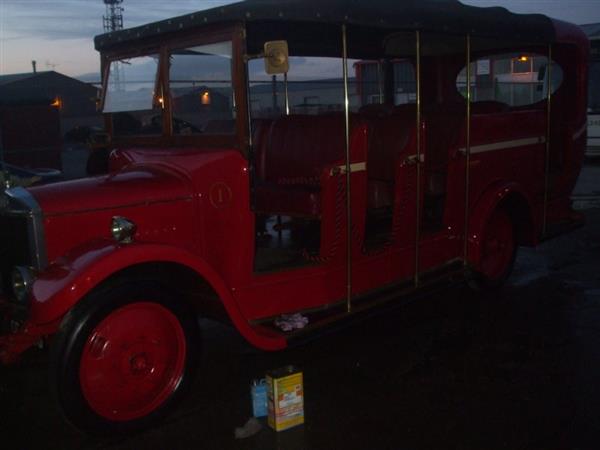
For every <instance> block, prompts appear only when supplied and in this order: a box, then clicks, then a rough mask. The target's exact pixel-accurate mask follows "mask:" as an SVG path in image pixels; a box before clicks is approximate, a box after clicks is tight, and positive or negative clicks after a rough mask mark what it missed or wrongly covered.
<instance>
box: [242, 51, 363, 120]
mask: <svg viewBox="0 0 600 450" xmlns="http://www.w3.org/2000/svg"><path fill="white" fill-rule="evenodd" d="M289 62H290V71H289V73H288V75H287V89H286V83H285V78H284V76H283V75H267V74H266V73H265V70H264V59H262V58H261V59H253V60H251V61H250V62H249V63H248V70H249V77H250V104H251V107H252V117H253V118H254V119H259V118H273V117H277V116H281V115H285V114H286V111H285V100H286V91H287V98H288V104H289V109H290V111H289V112H290V114H309V115H318V114H323V113H328V112H335V111H338V112H341V111H343V110H344V83H343V69H342V59H341V58H326V57H299V56H291V57H290V59H289ZM356 62H357V61H356V60H349V61H348V68H349V70H352V67H353V65H354V64H355V63H356ZM349 77H350V79H349V97H350V98H349V100H350V110H351V111H357V110H358V108H359V106H360V98H359V94H358V92H357V87H356V79H355V77H353V76H352V74H351V73H350V74H349Z"/></svg>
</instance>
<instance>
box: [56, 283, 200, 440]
mask: <svg viewBox="0 0 600 450" xmlns="http://www.w3.org/2000/svg"><path fill="white" fill-rule="evenodd" d="M197 334H198V333H197V325H196V320H195V315H194V314H193V313H192V312H191V311H188V310H187V308H186V307H185V306H184V305H182V304H181V303H179V302H177V299H176V298H175V296H173V295H172V294H171V293H170V292H168V291H166V290H165V289H164V288H163V287H161V286H160V285H158V284H156V283H153V282H147V281H145V282H137V283H125V284H121V285H118V286H116V287H112V288H108V289H103V290H101V291H97V292H94V293H92V294H91V295H89V296H88V297H87V298H85V299H84V300H83V301H82V302H81V303H79V304H78V305H77V306H76V307H75V308H73V310H72V311H71V312H70V313H69V314H68V315H67V317H66V319H65V321H64V322H63V324H62V326H61V330H60V332H59V333H58V335H57V336H56V340H55V343H54V346H53V347H54V348H53V350H54V359H53V361H54V363H55V364H56V367H55V368H54V370H53V371H52V375H53V377H52V379H51V382H52V388H53V390H54V392H55V394H56V399H57V401H58V404H59V407H60V409H61V410H62V412H63V414H64V415H65V417H66V418H67V420H68V421H70V422H71V423H72V424H73V425H75V426H76V427H77V428H80V429H82V430H84V431H87V432H91V433H96V434H106V433H114V432H117V433H118V432H130V431H134V430H139V429H143V428H146V427H148V426H150V425H152V424H154V423H155V422H156V421H158V420H160V419H161V418H162V417H163V416H164V415H166V414H167V413H168V412H169V410H171V409H172V408H173V407H174V406H175V404H176V403H177V401H178V400H179V399H180V398H181V396H182V394H183V393H184V391H185V390H186V389H187V388H188V387H189V385H190V382H191V379H192V376H193V369H194V366H195V358H196V356H197V353H198V349H197V347H198V336H197Z"/></svg>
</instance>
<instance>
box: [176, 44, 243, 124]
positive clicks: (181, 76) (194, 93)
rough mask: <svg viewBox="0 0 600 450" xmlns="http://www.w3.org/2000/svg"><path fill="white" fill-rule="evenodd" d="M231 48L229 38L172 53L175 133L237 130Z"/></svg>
mask: <svg viewBox="0 0 600 450" xmlns="http://www.w3.org/2000/svg"><path fill="white" fill-rule="evenodd" d="M231 48H232V47H231V42H230V41H227V42H219V43H215V44H209V45H201V46H196V47H188V48H185V49H179V50H174V51H173V52H172V53H171V57H170V67H169V86H170V92H171V100H172V104H173V133H174V134H177V135H194V134H200V133H203V134H232V133H233V132H234V130H235V125H234V123H235V122H234V119H235V102H234V96H233V85H232V80H231V52H232V50H231Z"/></svg>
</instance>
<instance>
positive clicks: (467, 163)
mask: <svg viewBox="0 0 600 450" xmlns="http://www.w3.org/2000/svg"><path fill="white" fill-rule="evenodd" d="M471 77H472V74H471V35H467V124H466V125H467V126H466V128H467V130H466V131H467V132H466V136H465V139H466V142H465V230H464V248H463V252H464V255H463V257H464V261H463V263H464V265H465V266H466V265H467V261H468V256H469V255H468V253H469V200H470V198H469V197H470V195H469V190H470V188H471Z"/></svg>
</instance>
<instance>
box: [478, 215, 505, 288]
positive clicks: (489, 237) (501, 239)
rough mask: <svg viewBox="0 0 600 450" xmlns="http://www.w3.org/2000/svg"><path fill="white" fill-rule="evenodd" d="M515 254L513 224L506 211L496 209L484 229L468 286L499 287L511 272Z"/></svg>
mask: <svg viewBox="0 0 600 450" xmlns="http://www.w3.org/2000/svg"><path fill="white" fill-rule="evenodd" d="M516 254H517V245H516V240H515V230H514V224H513V222H512V220H511V218H510V216H509V214H508V212H507V211H506V210H504V209H497V210H496V211H494V213H493V214H492V216H491V217H490V219H489V221H488V223H487V225H486V227H485V230H484V234H483V237H482V247H481V260H480V263H479V267H478V269H477V271H476V272H474V273H473V274H472V275H471V277H470V279H469V285H470V286H471V287H473V288H475V289H478V290H484V289H497V288H499V287H501V286H502V285H503V284H504V282H505V281H506V280H507V279H508V277H509V276H510V274H511V272H512V269H513V266H514V262H515V257H516Z"/></svg>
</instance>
